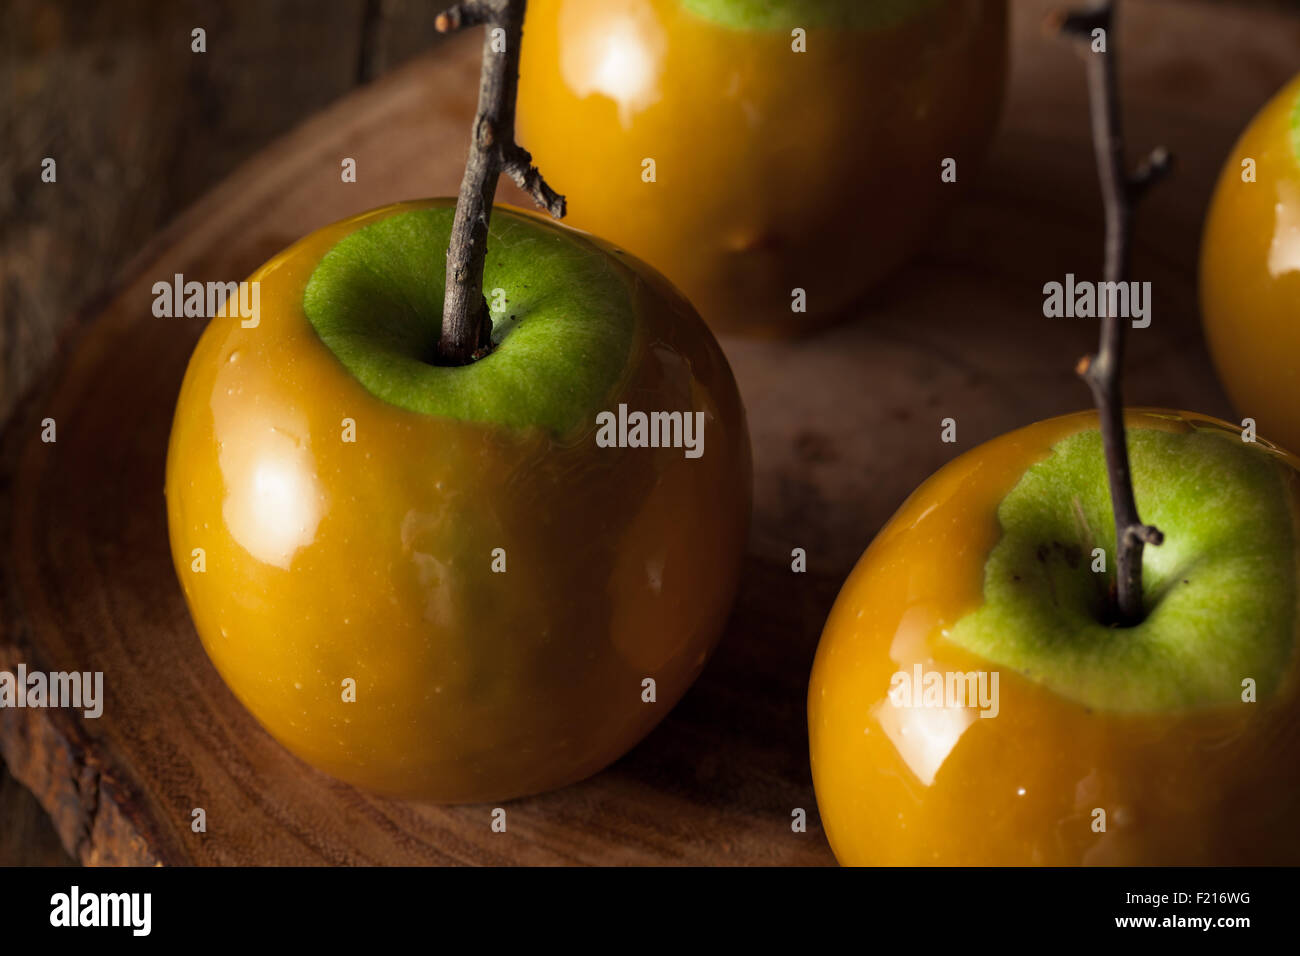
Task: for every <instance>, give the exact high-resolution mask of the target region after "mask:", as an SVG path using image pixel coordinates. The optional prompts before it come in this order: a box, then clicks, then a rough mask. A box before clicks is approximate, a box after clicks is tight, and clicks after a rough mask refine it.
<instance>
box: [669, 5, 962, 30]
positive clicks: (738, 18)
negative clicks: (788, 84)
mask: <svg viewBox="0 0 1300 956" xmlns="http://www.w3.org/2000/svg"><path fill="white" fill-rule="evenodd" d="M681 3H682V6H683V7H685V8H686V9H687V10H689V11H690V12H691V13H693V14H695V15H696V16H699V17H702V18H703V19H706V20H712V21H714V22H715V23H719V24H722V25H723V26H727V27H731V28H733V29H736V30H791V29H794V28H795V27H803V28H805V29H822V28H830V29H850V30H883V29H887V28H889V27H892V26H896V25H898V24H899V23H902V22H904V21H906V20H909V19H911V18H912V17H914V16H917V15H919V14H922V13H925V12H927V11H929V10H933V9H934V8H935V7H937V6H939V4H940V0H681Z"/></svg>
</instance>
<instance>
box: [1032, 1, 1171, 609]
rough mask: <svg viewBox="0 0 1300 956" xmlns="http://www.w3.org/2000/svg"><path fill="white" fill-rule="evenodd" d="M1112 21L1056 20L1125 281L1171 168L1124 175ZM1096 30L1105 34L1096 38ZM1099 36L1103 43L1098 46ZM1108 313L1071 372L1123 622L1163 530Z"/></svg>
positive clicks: (1086, 15)
mask: <svg viewBox="0 0 1300 956" xmlns="http://www.w3.org/2000/svg"><path fill="white" fill-rule="evenodd" d="M1114 20H1115V3H1114V0H1104V2H1101V3H1097V4H1095V5H1094V6H1092V7H1090V8H1088V9H1085V10H1079V11H1073V12H1070V13H1067V14H1065V15H1064V16H1060V17H1058V18H1057V19H1056V21H1055V25H1056V26H1057V27H1058V28H1059V29H1060V30H1061V31H1062V32H1063V33H1064V34H1066V35H1067V36H1071V37H1073V38H1075V39H1076V41H1077V42H1078V43H1079V45H1080V46H1081V47H1082V48H1083V49H1084V51H1085V52H1084V56H1085V57H1086V59H1087V64H1088V102H1089V111H1090V113H1091V116H1092V139H1093V147H1094V149H1095V152H1096V156H1097V168H1098V174H1099V177H1100V180H1101V195H1102V201H1103V203H1104V204H1105V212H1106V259H1105V279H1106V281H1107V282H1122V281H1124V279H1125V276H1126V275H1127V273H1128V268H1129V255H1130V251H1131V248H1132V237H1133V211H1134V207H1135V206H1136V204H1137V202H1138V200H1139V199H1140V198H1141V197H1142V195H1143V193H1145V192H1146V190H1147V188H1148V187H1149V186H1150V185H1152V184H1153V183H1154V182H1155V181H1156V180H1157V179H1159V178H1160V177H1161V176H1163V175H1164V174H1165V173H1167V172H1168V171H1169V168H1170V165H1171V159H1170V156H1169V153H1168V152H1167V151H1166V150H1165V149H1163V148H1159V149H1156V150H1154V151H1152V153H1151V154H1150V156H1149V157H1148V158H1147V159H1146V160H1145V161H1144V162H1143V163H1142V164H1141V165H1140V166H1139V167H1138V168H1137V170H1136V171H1135V172H1133V173H1129V172H1128V167H1127V164H1126V162H1125V158H1124V136H1123V129H1122V122H1121V116H1120V103H1119V83H1118V80H1117V78H1116V74H1117V71H1116V63H1115V58H1116V52H1115V51H1116V43H1115V36H1114V31H1113V30H1112V29H1111V27H1112V26H1113V24H1114ZM1098 30H1100V31H1103V32H1102V33H1101V34H1100V35H1098V34H1097V31H1098ZM1099 36H1100V38H1101V40H1102V44H1103V45H1102V47H1101V49H1098V42H1097V41H1098V37H1099ZM1113 311H1114V310H1110V309H1107V310H1105V312H1104V313H1103V315H1102V321H1101V336H1100V343H1099V347H1098V350H1097V353H1096V354H1095V355H1088V356H1085V357H1084V358H1082V359H1081V360H1080V361H1079V364H1078V365H1077V366H1076V367H1075V371H1077V372H1078V373H1079V375H1080V376H1081V377H1082V378H1083V380H1084V381H1085V382H1086V383H1087V385H1088V388H1089V389H1090V390H1091V391H1092V398H1093V402H1094V403H1095V404H1096V406H1097V413H1098V418H1099V420H1100V423H1101V436H1102V447H1103V449H1104V451H1105V455H1106V473H1107V477H1108V479H1109V482H1110V499H1111V508H1112V511H1113V512H1114V516H1115V550H1116V554H1115V588H1114V591H1113V594H1112V596H1111V608H1110V611H1111V614H1110V616H1111V618H1112V621H1111V623H1113V624H1115V625H1118V626H1121V627H1128V626H1132V625H1134V624H1137V623H1139V622H1141V620H1142V618H1143V616H1144V608H1143V602H1142V550H1143V548H1144V547H1145V546H1146V545H1148V544H1152V545H1158V544H1160V543H1161V542H1162V541H1164V535H1163V534H1162V533H1161V532H1160V530H1159V529H1157V528H1155V527H1154V526H1152V525H1147V524H1143V523H1142V521H1141V519H1140V518H1139V517H1138V510H1137V502H1136V500H1135V499H1134V497H1133V478H1132V475H1131V474H1130V472H1129V459H1128V443H1127V440H1126V436H1125V431H1124V400H1123V397H1122V392H1121V380H1122V373H1123V366H1124V324H1125V321H1126V319H1124V318H1123V317H1121V316H1119V315H1115V314H1113Z"/></svg>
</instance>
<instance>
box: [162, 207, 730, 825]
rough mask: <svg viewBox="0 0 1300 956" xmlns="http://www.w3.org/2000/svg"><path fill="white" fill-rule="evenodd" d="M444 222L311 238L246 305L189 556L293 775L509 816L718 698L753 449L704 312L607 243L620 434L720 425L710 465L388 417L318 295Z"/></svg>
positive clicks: (183, 525) (194, 376)
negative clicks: (650, 692)
mask: <svg viewBox="0 0 1300 956" xmlns="http://www.w3.org/2000/svg"><path fill="white" fill-rule="evenodd" d="M435 202H440V203H445V202H448V201H446V200H437V201H435ZM426 205H429V203H419V204H402V205H400V206H393V207H387V208H385V209H380V210H376V211H375V212H372V213H368V214H366V215H363V216H359V217H357V218H354V219H350V220H347V221H344V222H341V223H338V224H335V225H332V226H329V227H326V228H324V229H321V230H319V231H317V232H315V233H312V234H311V235H309V236H307V237H306V238H304V239H303V240H302V241H300V242H299V243H297V244H296V245H294V246H293V247H291V248H290V249H288V250H286V251H285V252H283V253H281V254H280V255H278V256H276V257H275V258H274V259H272V260H271V261H269V262H268V263H266V264H265V265H264V266H262V267H261V268H260V269H259V270H258V271H257V272H256V273H254V275H253V276H252V277H251V279H252V280H257V281H260V283H261V319H260V324H259V325H258V326H257V327H256V328H243V327H241V324H240V321H239V320H238V319H237V318H236V319H231V318H217V319H214V320H213V321H212V322H211V323H210V325H209V327H208V329H207V330H206V332H205V333H204V335H203V337H202V339H201V340H200V342H199V344H198V346H197V348H196V349H195V352H194V355H193V357H192V358H191V360H190V365H189V369H188V371H187V373H186V376H185V381H184V385H183V386H182V389H181V394H180V398H179V401H178V403H177V408H176V415H175V421H174V424H173V428H172V435H171V443H170V447H169V450H168V458H167V510H168V519H169V526H170V534H171V544H172V552H173V557H174V560H175V564H176V570H177V574H178V576H179V578H180V581H181V584H182V587H183V589H184V591H185V596H186V599H187V601H188V604H189V607H190V610H191V613H192V615H193V618H194V621H195V625H196V627H197V629H198V632H199V636H200V637H201V639H202V641H203V645H204V647H205V648H206V650H207V653H208V655H209V657H210V658H211V659H212V661H213V663H214V664H215V665H216V667H217V669H218V671H219V672H220V673H221V675H222V677H223V678H224V679H225V681H226V683H227V684H228V685H229V686H230V688H231V690H232V691H233V692H234V693H235V695H236V696H237V697H238V698H239V700H240V701H241V702H242V703H243V704H244V705H245V706H246V707H247V708H248V709H249V710H250V711H251V712H252V713H253V715H254V716H256V717H257V719H258V720H259V721H260V722H261V723H262V725H263V726H264V727H265V728H266V729H267V730H268V731H270V733H271V734H272V735H273V736H275V737H276V738H277V739H278V740H279V741H280V742H281V743H283V744H284V745H285V746H286V747H287V748H288V749H289V750H291V751H293V752H294V753H295V754H297V755H298V756H300V757H302V758H303V759H304V760H306V761H308V762H309V763H311V764H314V765H315V766H317V767H319V768H321V769H323V770H326V771H328V772H329V773H332V774H334V775H335V776H338V777H340V778H342V779H344V780H346V781H349V782H351V783H354V784H357V785H359V786H363V787H366V788H369V789H373V790H376V791H380V792H383V793H389V794H394V795H399V796H406V797H412V798H419V799H428V800H436V801H441V802H463V801H481V800H502V799H506V798H509V797H514V796H519V795H522V794H529V793H535V792H538V791H543V790H547V789H550V788H553V787H558V786H561V785H563V784H566V783H569V782H572V781H575V780H578V779H581V778H583V777H585V776H587V775H589V774H591V773H594V772H595V771H597V770H599V769H601V768H602V767H604V766H605V765H607V764H608V763H610V762H611V761H612V760H614V759H616V758H617V757H619V756H620V755H622V754H623V753H624V752H626V751H627V750H628V749H629V748H630V747H632V746H633V745H634V744H635V743H636V742H637V741H639V740H640V739H641V738H642V737H643V736H644V735H645V734H646V733H648V732H649V731H650V729H651V728H652V727H653V726H654V725H655V724H656V723H657V722H658V721H659V720H660V719H661V718H662V717H663V716H664V715H665V714H666V713H667V712H668V710H669V709H670V708H671V707H672V706H673V704H674V703H675V702H676V701H677V700H678V699H679V698H680V697H681V695H682V694H683V693H684V692H685V691H686V689H687V687H689V686H690V684H691V682H692V681H693V680H694V679H695V677H696V675H697V674H698V673H699V672H700V670H701V668H702V667H703V666H704V663H705V660H706V659H707V657H708V655H709V652H710V651H711V650H712V648H713V646H714V644H715V643H716V642H717V640H718V638H719V636H720V635H721V632H722V627H723V624H724V622H725V620H726V617H727V614H728V611H729V608H730V604H731V601H732V598H733V595H734V593H735V588H736V583H737V577H738V574H739V569H740V561H741V555H742V552H743V549H744V543H745V538H746V534H747V527H748V521H749V514H750V495H751V466H750V451H749V439H748V434H747V431H746V424H745V417H744V411H743V409H742V407H741V404H740V400H739V397H738V395H737V392H736V387H735V383H734V380H733V378H732V375H731V371H730V369H729V367H728V366H727V363H726V360H725V359H724V357H723V355H722V353H721V351H720V350H719V349H718V347H717V345H716V343H715V342H714V340H713V338H712V336H711V335H710V334H709V332H708V330H707V329H706V328H705V326H704V325H703V323H702V322H701V321H700V320H699V318H698V316H697V315H696V314H695V313H694V311H693V310H692V309H691V307H690V306H689V305H688V304H687V303H686V302H685V301H684V300H683V299H682V298H681V297H680V295H678V294H677V293H676V292H674V291H673V290H672V288H671V287H670V286H669V285H668V284H667V283H666V282H664V280H662V279H661V278H660V277H658V276H656V275H655V274H654V273H653V272H652V271H651V270H649V269H646V268H645V267H644V266H643V265H642V264H640V263H638V262H636V261H635V260H632V259H631V258H630V257H627V256H623V255H620V254H617V253H615V252H614V251H613V250H611V249H610V248H609V247H607V246H604V245H603V244H600V243H597V242H595V241H594V240H591V241H592V242H593V244H594V249H593V251H594V252H596V253H597V254H604V255H608V256H609V258H610V268H611V269H615V270H620V271H621V274H623V275H624V276H625V278H626V280H627V282H628V284H629V287H630V288H631V289H632V290H633V300H634V305H635V312H636V331H635V336H634V342H633V346H632V350H631V354H630V356H629V358H628V362H627V366H626V370H625V374H624V376H623V378H622V381H621V382H620V384H619V385H618V386H617V387H616V389H615V391H614V393H613V394H611V395H610V396H609V397H608V405H607V406H606V407H607V408H609V409H615V408H617V405H618V404H619V403H620V402H627V403H628V405H629V407H630V408H632V409H643V410H646V411H651V410H659V409H667V410H679V409H680V410H684V409H692V410H700V411H703V412H705V413H706V415H707V420H706V426H705V435H706V439H705V450H704V454H703V456H702V457H700V458H698V459H694V460H691V459H687V458H686V457H685V456H684V454H683V451H682V449H680V448H661V449H655V448H598V447H597V446H596V444H595V441H594V432H595V424H594V420H593V423H592V427H591V428H584V429H583V430H581V432H580V433H578V434H574V435H569V436H566V437H565V438H564V439H563V440H557V439H555V438H552V437H551V436H550V435H549V434H547V433H545V432H543V431H541V430H539V429H535V428H532V429H526V430H518V431H516V430H509V429H506V428H503V427H499V426H493V425H485V424H474V423H465V422H461V421H456V420H452V419H447V418H438V417H433V416H425V415H419V414H415V413H412V412H408V411H405V410H403V409H400V408H397V407H395V406H392V405H388V404H385V403H383V402H381V401H379V400H378V399H376V398H375V397H373V396H372V395H371V394H370V393H369V392H367V391H365V390H364V389H363V388H362V386H361V385H360V384H359V383H358V382H357V381H356V380H355V379H353V378H352V377H351V376H350V375H349V374H348V373H347V372H346V370H345V369H344V367H343V366H342V364H341V363H340V362H339V361H338V360H337V359H336V358H335V356H334V355H333V353H331V352H330V351H329V350H328V349H327V348H326V346H325V345H324V344H323V343H322V342H321V341H320V339H319V338H318V337H317V335H316V333H315V331H314V330H313V329H312V328H311V326H310V325H309V323H308V321H307V319H306V317H305V316H304V314H303V309H302V296H303V289H304V287H305V285H306V283H307V281H308V279H309V277H310V276H311V274H312V270H313V269H314V268H315V265H316V263H318V262H319V261H320V259H321V257H322V256H323V255H324V253H325V252H326V251H328V250H329V249H330V248H331V247H332V246H333V245H334V244H335V243H336V242H338V241H339V239H341V238H342V237H343V236H345V235H347V234H348V233H349V232H351V231H353V230H355V229H358V228H360V227H361V226H363V225H365V224H367V223H369V222H373V221H375V220H376V219H378V218H380V217H383V216H387V215H392V214H393V213H394V212H396V211H400V210H401V209H403V208H413V207H414V206H426ZM511 215H521V213H519V212H517V211H512V210H509V209H508V208H505V207H498V208H497V209H496V211H495V213H494V216H495V217H502V216H511ZM484 361H490V357H489V358H488V359H485V360H484ZM593 415H594V412H593ZM344 419H351V420H352V421H353V422H354V423H355V435H356V441H355V442H345V441H343V440H342V436H343V432H344V428H345V423H344ZM196 548H202V549H203V550H204V553H205V561H206V571H204V572H202V573H199V572H196V571H195V570H193V563H194V560H195V559H194V556H193V551H194V549H196ZM497 548H501V549H504V551H505V558H506V571H505V573H494V572H493V571H492V570H491V565H492V561H493V551H494V549H497ZM647 678H653V680H654V681H655V684H656V691H657V701H656V702H655V703H646V702H644V701H643V681H644V680H645V679H647ZM348 679H351V680H353V681H355V688H356V690H355V702H348V701H346V700H345V699H344V698H345V685H344V682H345V681H346V680H348Z"/></svg>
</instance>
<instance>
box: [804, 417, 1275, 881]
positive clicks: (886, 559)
mask: <svg viewBox="0 0 1300 956" xmlns="http://www.w3.org/2000/svg"><path fill="white" fill-rule="evenodd" d="M1126 423H1127V437H1128V447H1129V456H1130V463H1131V470H1132V477H1133V488H1134V492H1135V495H1136V499H1137V505H1138V509H1139V513H1140V514H1141V516H1142V518H1143V520H1144V521H1148V522H1150V523H1152V524H1155V525H1156V526H1158V527H1159V528H1160V529H1161V530H1162V531H1163V532H1164V534H1165V539H1164V543H1163V544H1161V545H1159V546H1148V547H1146V548H1145V549H1144V553H1143V577H1142V586H1143V596H1144V601H1143V607H1144V611H1145V613H1144V616H1143V618H1142V620H1141V621H1140V622H1139V623H1138V624H1136V625H1133V626H1126V627H1121V626H1116V625H1114V623H1113V618H1114V615H1113V613H1112V610H1111V608H1112V604H1111V601H1112V598H1111V597H1110V592H1111V589H1112V587H1113V578H1114V573H1115V561H1114V549H1115V531H1114V519H1113V517H1112V515H1111V502H1110V488H1109V484H1108V481H1107V475H1106V467H1105V456H1104V455H1103V451H1102V445H1101V435H1100V432H1099V430H1098V427H1097V415H1096V413H1095V412H1085V413H1080V414H1076V415H1069V416H1065V417H1062V418H1057V419H1051V420H1049V421H1045V422H1039V423H1037V424H1035V425H1031V426H1029V427H1026V428H1023V429H1020V430H1018V431H1015V432H1011V433H1009V434H1007V435H1003V436H1001V437H999V438H997V439H994V440H993V441H991V442H988V443H986V444H984V445H981V446H979V447H978V448H975V449H973V450H971V451H969V452H967V453H966V454H964V455H962V456H960V457H958V458H957V459H955V460H954V461H952V462H951V463H950V464H948V465H947V466H945V467H944V468H943V469H942V470H940V471H939V472H937V473H936V474H935V475H933V476H932V477H931V478H930V479H929V480H927V481H926V482H925V483H924V484H923V485H921V487H920V488H918V489H917V490H916V491H915V492H914V493H913V494H912V496H911V497H910V498H909V499H908V500H907V502H906V503H904V505H903V506H902V508H901V509H900V510H899V512H898V514H896V515H895V516H894V517H893V518H892V519H891V520H890V521H889V523H888V524H887V525H886V526H885V527H884V529H882V530H881V532H880V534H879V535H878V536H877V538H876V540H875V541H874V542H873V543H872V545H871V547H870V548H869V549H868V550H867V552H866V553H865V554H864V555H863V557H862V559H861V561H860V562H859V563H858V566H857V567H856V568H855V569H854V571H853V574H852V575H851V576H850V578H849V580H848V581H847V582H846V583H845V585H844V588H843V590H842V591H841V593H840V596H839V598H838V599H837V600H836V602H835V606H834V609H833V610H832V612H831V615H830V618H829V619H828V620H827V623H826V628H825V631H824V632H823V634H822V639H821V643H820V645H819V646H818V649H817V657H816V662H815V664H814V666H813V675H812V682H811V686H810V689H809V696H808V721H809V744H810V750H811V756H812V769H813V781H814V784H815V787H816V791H817V802H818V807H819V810H820V812H821V817H822V821H823V824H824V825H825V827H826V833H827V837H828V838H829V840H830V843H831V846H832V848H833V849H834V851H835V854H836V856H837V858H838V859H839V860H840V862H842V863H846V864H894V865H897V864H927V865H954V864H955V865H968V864H975V865H985V866H988V865H1027V864H1047V865H1067V864H1080V863H1089V864H1093V863H1095V864H1146V865H1150V864H1186V865H1204V864H1224V863H1237V864H1241V863H1289V864H1295V863H1297V862H1300V814H1298V813H1297V810H1300V653H1297V628H1298V627H1300V594H1298V591H1297V568H1298V567H1300V534H1298V533H1297V527H1298V525H1297V522H1298V521H1300V470H1298V468H1300V462H1297V459H1295V458H1294V457H1292V456H1291V455H1289V454H1288V453H1286V452H1283V451H1281V450H1280V449H1277V448H1275V447H1273V446H1271V445H1268V444H1267V443H1265V442H1263V441H1246V440H1243V438H1244V437H1250V436H1243V433H1242V432H1241V431H1240V430H1238V429H1235V428H1233V427H1232V426H1230V425H1228V424H1226V423H1223V422H1218V421H1216V420H1214V419H1209V418H1206V417H1205V416H1201V415H1195V414H1192V413H1187V412H1169V411H1158V410H1143V411H1129V412H1127V413H1126Z"/></svg>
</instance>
